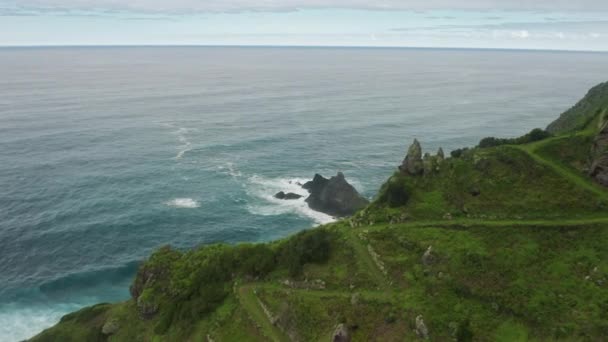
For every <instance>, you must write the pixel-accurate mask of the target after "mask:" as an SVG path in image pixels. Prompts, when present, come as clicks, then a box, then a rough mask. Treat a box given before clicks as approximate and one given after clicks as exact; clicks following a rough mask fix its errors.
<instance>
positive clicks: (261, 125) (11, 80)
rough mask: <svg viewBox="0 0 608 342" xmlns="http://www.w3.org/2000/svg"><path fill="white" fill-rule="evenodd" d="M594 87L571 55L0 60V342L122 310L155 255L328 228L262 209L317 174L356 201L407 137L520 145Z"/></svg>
mask: <svg viewBox="0 0 608 342" xmlns="http://www.w3.org/2000/svg"><path fill="white" fill-rule="evenodd" d="M607 78H608V54H602V53H583V52H538V51H537V52H534V51H498V50H455V49H444V50H441V49H389V48H387V49H382V48H273V47H258V48H254V47H61V48H1V49H0V189H1V190H0V341H9V342H10V341H18V340H21V339H24V338H28V337H31V336H33V335H34V334H36V333H38V332H40V331H41V330H42V329H44V328H47V327H49V326H51V325H52V324H54V323H56V322H57V321H58V320H59V318H60V317H61V316H62V315H64V314H66V313H68V312H70V311H73V310H76V309H79V308H81V307H84V306H87V305H91V304H94V303H97V302H114V301H121V300H125V299H127V298H129V293H128V286H129V283H130V281H131V280H132V277H133V275H134V273H135V271H136V268H137V264H138V262H140V261H141V260H142V259H144V258H145V257H146V256H147V255H149V254H150V253H151V252H152V251H154V249H156V248H158V247H159V246H162V245H167V244H170V245H172V246H175V247H178V248H190V247H194V246H198V245H204V244H209V243H216V242H225V243H236V242H243V241H248V242H260V241H268V240H272V239H278V238H281V237H285V236H288V235H289V234H292V233H294V232H297V231H299V230H302V229H306V228H310V227H312V226H314V225H317V224H322V223H327V222H331V221H332V218H331V217H329V216H327V215H324V214H321V213H317V212H314V211H312V210H310V209H308V208H307V206H306V204H305V203H304V201H303V199H302V200H297V201H281V200H277V199H274V198H273V195H274V194H275V193H276V192H278V191H280V190H286V191H295V192H302V190H301V189H299V188H298V186H297V185H296V182H298V181H299V182H303V181H305V180H308V179H311V178H312V177H313V175H314V174H315V173H321V174H323V175H325V176H331V175H335V174H336V172H337V171H342V172H344V173H345V175H346V177H347V180H349V181H350V182H351V183H352V184H353V185H354V186H355V187H356V188H357V189H358V190H359V191H360V192H361V193H363V194H364V195H365V196H366V197H368V198H370V199H371V198H373V196H374V195H375V193H376V191H377V189H378V188H379V187H380V185H381V184H382V183H383V181H384V180H386V179H387V178H388V176H389V175H391V173H392V172H393V171H394V170H395V168H396V166H397V165H398V164H399V163H400V162H401V160H402V159H403V157H404V155H405V152H406V149H407V147H408V146H409V144H410V143H411V142H412V140H413V139H414V138H417V139H418V140H420V141H421V143H422V146H423V150H424V151H428V152H433V153H434V152H435V151H436V150H437V149H438V148H439V147H440V146H441V147H443V148H444V149H445V150H447V151H449V150H452V149H455V148H459V147H463V146H472V145H475V144H476V143H477V142H478V141H479V139H481V138H483V137H486V136H500V137H513V136H519V135H521V134H524V133H526V132H528V131H529V130H531V129H532V128H535V127H545V126H546V125H547V124H548V123H549V122H550V121H551V120H553V119H554V118H556V117H557V115H558V114H559V113H561V112H562V111H564V110H566V109H567V108H569V107H570V106H572V105H573V104H574V103H575V102H576V101H577V100H578V99H580V98H581V97H582V96H583V95H584V94H585V93H586V91H587V90H588V89H589V88H590V87H591V86H593V85H595V84H597V83H600V82H603V81H606V80H607Z"/></svg>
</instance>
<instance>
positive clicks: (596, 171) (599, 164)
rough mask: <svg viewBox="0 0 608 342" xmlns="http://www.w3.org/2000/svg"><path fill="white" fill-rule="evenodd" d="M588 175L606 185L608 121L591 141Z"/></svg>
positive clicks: (607, 181)
mask: <svg viewBox="0 0 608 342" xmlns="http://www.w3.org/2000/svg"><path fill="white" fill-rule="evenodd" d="M589 175H590V176H591V177H593V179H595V181H596V182H598V183H600V184H601V185H603V186H608V122H606V123H605V124H604V126H603V127H602V129H601V130H600V132H599V133H598V135H597V136H596V137H595V140H594V141H593V146H592V148H591V166H590V168H589Z"/></svg>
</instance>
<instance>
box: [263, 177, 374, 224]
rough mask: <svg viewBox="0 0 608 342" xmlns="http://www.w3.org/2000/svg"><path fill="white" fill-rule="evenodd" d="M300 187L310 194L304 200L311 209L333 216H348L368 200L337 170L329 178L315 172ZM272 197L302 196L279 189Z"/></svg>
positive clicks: (284, 198)
mask: <svg viewBox="0 0 608 342" xmlns="http://www.w3.org/2000/svg"><path fill="white" fill-rule="evenodd" d="M302 188H303V189H306V190H307V191H308V193H309V194H310V195H309V196H308V197H307V198H306V200H305V202H306V203H307V204H308V206H309V207H310V208H311V209H312V210H315V211H318V212H322V213H325V214H328V215H331V216H335V217H345V216H350V215H352V214H354V213H355V212H357V211H358V210H360V209H362V208H364V207H365V206H367V205H368V204H369V200H367V199H366V198H365V197H363V196H361V195H360V194H359V192H357V189H355V187H353V186H352V185H351V184H350V183H348V182H347V181H346V177H345V176H344V174H343V173H342V172H338V173H337V174H336V175H335V176H333V177H331V178H329V179H327V178H325V177H323V176H321V175H320V174H315V176H314V177H313V179H312V180H311V181H308V182H306V183H304V184H303V185H302ZM274 197H275V198H278V199H282V200H294V199H299V198H301V197H303V196H301V195H299V194H295V193H292V192H289V193H285V192H284V191H279V192H278V193H276V194H275V195H274Z"/></svg>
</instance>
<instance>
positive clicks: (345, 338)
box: [331, 324, 350, 342]
mask: <svg viewBox="0 0 608 342" xmlns="http://www.w3.org/2000/svg"><path fill="white" fill-rule="evenodd" d="M331 341H332V342H350V335H349V334H348V329H347V328H346V325H345V324H338V326H337V327H336V330H334V334H333V336H332V338H331Z"/></svg>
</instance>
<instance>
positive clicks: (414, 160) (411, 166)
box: [399, 139, 445, 176]
mask: <svg viewBox="0 0 608 342" xmlns="http://www.w3.org/2000/svg"><path fill="white" fill-rule="evenodd" d="M444 160H445V154H444V153H443V149H442V148H441V147H440V148H439V150H438V151H437V155H435V156H431V154H430V153H425V154H424V157H423V156H422V148H421V147H420V143H419V142H418V140H417V139H414V143H413V144H412V145H411V146H410V147H409V149H408V150H407V155H406V156H405V159H403V162H402V163H401V165H399V170H400V171H401V173H404V174H406V175H410V176H418V175H430V174H432V173H433V172H436V171H439V169H440V167H439V166H440V164H441V163H443V161H444Z"/></svg>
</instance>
